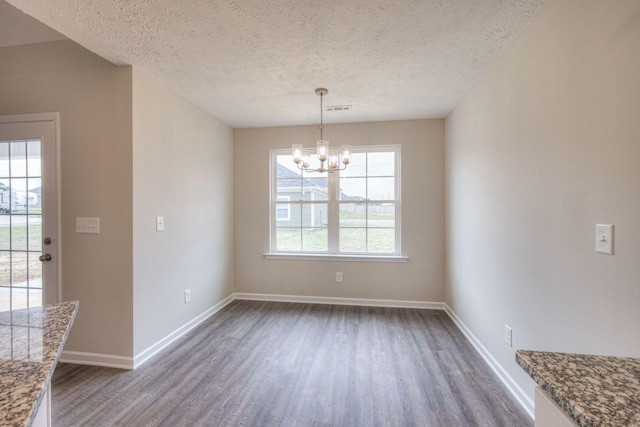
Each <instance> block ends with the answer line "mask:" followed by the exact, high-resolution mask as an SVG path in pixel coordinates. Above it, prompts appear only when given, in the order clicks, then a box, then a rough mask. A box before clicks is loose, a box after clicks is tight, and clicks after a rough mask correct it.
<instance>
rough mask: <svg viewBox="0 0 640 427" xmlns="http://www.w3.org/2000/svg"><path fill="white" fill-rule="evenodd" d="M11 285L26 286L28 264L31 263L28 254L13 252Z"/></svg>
mask: <svg viewBox="0 0 640 427" xmlns="http://www.w3.org/2000/svg"><path fill="white" fill-rule="evenodd" d="M11 258H12V259H11V283H12V284H14V285H18V286H26V285H27V284H26V281H27V264H28V263H29V260H28V257H27V253H26V252H11Z"/></svg>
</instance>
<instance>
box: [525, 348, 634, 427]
mask: <svg viewBox="0 0 640 427" xmlns="http://www.w3.org/2000/svg"><path fill="white" fill-rule="evenodd" d="M516 361H517V362H518V364H519V365H520V366H521V367H522V368H523V369H524V370H525V371H526V372H527V373H528V374H529V375H530V376H531V378H533V380H534V381H535V382H536V383H538V386H539V387H540V388H541V389H542V390H544V391H545V392H546V393H547V395H548V396H549V397H551V399H553V401H554V402H555V403H557V405H558V406H559V407H560V408H562V410H564V411H565V412H566V414H568V415H569V417H570V418H572V419H573V420H574V421H575V422H576V424H577V425H579V426H583V427H592V426H593V427H609V426H610V427H629V426H640V359H632V358H625V357H608V356H590V355H581V354H566V353H550V352H542V351H524V350H518V351H517V352H516ZM536 405H537V401H536Z"/></svg>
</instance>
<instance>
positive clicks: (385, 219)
mask: <svg viewBox="0 0 640 427" xmlns="http://www.w3.org/2000/svg"><path fill="white" fill-rule="evenodd" d="M367 210H368V213H369V215H368V218H367V225H368V226H369V227H376V228H395V226H396V206H395V204H393V203H384V204H383V203H370V204H369V205H368V207H367Z"/></svg>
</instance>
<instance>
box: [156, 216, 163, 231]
mask: <svg viewBox="0 0 640 427" xmlns="http://www.w3.org/2000/svg"><path fill="white" fill-rule="evenodd" d="M156 231H164V217H163V216H157V217H156Z"/></svg>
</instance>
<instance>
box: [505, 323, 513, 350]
mask: <svg viewBox="0 0 640 427" xmlns="http://www.w3.org/2000/svg"><path fill="white" fill-rule="evenodd" d="M504 342H506V343H507V344H508V345H509V347H511V346H512V344H513V340H512V336H511V327H510V326H509V325H507V324H505V325H504Z"/></svg>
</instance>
